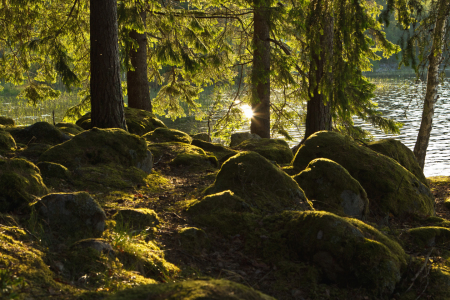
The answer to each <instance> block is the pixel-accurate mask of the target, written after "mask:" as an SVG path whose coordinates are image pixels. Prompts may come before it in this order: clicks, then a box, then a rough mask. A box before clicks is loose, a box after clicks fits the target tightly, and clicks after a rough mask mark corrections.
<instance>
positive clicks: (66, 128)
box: [55, 122, 84, 135]
mask: <svg viewBox="0 0 450 300" xmlns="http://www.w3.org/2000/svg"><path fill="white" fill-rule="evenodd" d="M55 126H56V127H58V128H59V129H60V130H61V131H62V132H64V133H66V134H71V135H77V134H79V133H81V132H83V131H84V129H83V128H81V127H80V126H78V125H76V124H72V123H66V122H60V123H57V124H56V125H55Z"/></svg>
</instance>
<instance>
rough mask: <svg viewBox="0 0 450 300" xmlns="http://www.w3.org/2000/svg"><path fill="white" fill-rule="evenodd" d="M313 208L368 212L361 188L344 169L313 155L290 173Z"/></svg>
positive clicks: (356, 215)
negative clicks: (293, 173) (300, 167)
mask: <svg viewBox="0 0 450 300" xmlns="http://www.w3.org/2000/svg"><path fill="white" fill-rule="evenodd" d="M293 178H294V180H295V181H297V183H298V185H299V186H300V187H301V188H302V189H303V191H304V192H305V194H306V197H308V199H310V200H311V201H312V202H313V205H314V208H315V209H318V210H326V211H329V212H333V213H335V214H338V215H344V216H350V217H352V218H357V219H362V218H363V217H364V216H365V215H367V214H368V212H369V200H368V199H367V194H366V191H365V190H364V188H363V187H362V186H361V184H359V182H358V181H357V180H356V179H355V178H353V177H352V176H351V175H350V174H349V173H348V172H347V170H346V169H344V168H343V167H342V166H341V165H339V164H337V163H335V162H334V161H332V160H329V159H326V158H317V159H314V160H312V161H311V162H310V163H309V164H308V167H307V168H306V169H305V170H303V171H302V172H300V174H297V175H296V176H294V177H293Z"/></svg>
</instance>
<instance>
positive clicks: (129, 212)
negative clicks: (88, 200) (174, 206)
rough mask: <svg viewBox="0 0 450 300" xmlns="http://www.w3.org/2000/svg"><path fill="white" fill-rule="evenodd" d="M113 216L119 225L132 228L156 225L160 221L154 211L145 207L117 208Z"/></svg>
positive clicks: (140, 228)
mask: <svg viewBox="0 0 450 300" xmlns="http://www.w3.org/2000/svg"><path fill="white" fill-rule="evenodd" d="M113 218H114V220H116V222H118V223H119V226H121V227H125V228H129V229H133V230H143V229H146V228H148V227H156V226H158V225H159V222H160V220H159V218H158V215H157V214H156V212H155V211H154V210H151V209H147V208H123V209H119V210H118V211H117V213H116V214H114V216H113Z"/></svg>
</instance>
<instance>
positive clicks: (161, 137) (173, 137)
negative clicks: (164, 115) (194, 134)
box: [142, 127, 192, 144]
mask: <svg viewBox="0 0 450 300" xmlns="http://www.w3.org/2000/svg"><path fill="white" fill-rule="evenodd" d="M142 137H143V138H144V139H145V140H146V141H148V142H152V143H166V142H180V143H186V144H190V143H191V142H192V138H191V137H190V136H189V134H187V133H184V132H182V131H179V130H176V129H169V128H162V127H160V128H156V129H155V130H153V131H151V132H149V133H147V134H144V135H143V136H142Z"/></svg>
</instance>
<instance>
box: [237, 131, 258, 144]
mask: <svg viewBox="0 0 450 300" xmlns="http://www.w3.org/2000/svg"><path fill="white" fill-rule="evenodd" d="M260 138H261V137H260V136H259V135H257V134H255V133H250V132H236V133H233V134H232V135H231V142H230V147H234V146H237V145H239V144H240V143H242V142H243V141H246V140H252V139H260Z"/></svg>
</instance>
